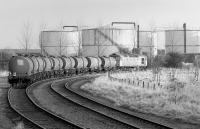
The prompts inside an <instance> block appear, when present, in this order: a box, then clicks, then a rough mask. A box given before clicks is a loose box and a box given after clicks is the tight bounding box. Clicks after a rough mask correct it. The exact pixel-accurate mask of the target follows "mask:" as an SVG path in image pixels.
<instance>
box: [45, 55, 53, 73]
mask: <svg viewBox="0 0 200 129" xmlns="http://www.w3.org/2000/svg"><path fill="white" fill-rule="evenodd" d="M44 62H45V69H44V70H45V71H51V68H52V64H51V59H50V58H48V57H44Z"/></svg>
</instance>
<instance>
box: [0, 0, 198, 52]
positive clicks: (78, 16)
mask: <svg viewBox="0 0 200 129" xmlns="http://www.w3.org/2000/svg"><path fill="white" fill-rule="evenodd" d="M0 17H1V19H0V49H3V48H20V47H21V45H20V43H19V39H20V36H21V31H22V26H23V24H24V23H25V22H27V21H29V23H30V24H31V26H32V28H33V30H32V31H33V40H32V42H33V45H32V48H37V47H38V46H37V45H38V34H39V33H38V31H39V28H40V27H39V26H41V25H42V24H46V25H47V27H48V28H56V27H57V26H59V25H60V24H61V22H62V23H63V24H64V25H77V24H79V25H89V26H92V25H99V24H109V23H110V22H112V21H135V22H136V23H138V24H140V26H141V27H142V28H147V27H149V26H152V25H156V26H159V27H163V26H172V25H180V26H182V23H183V22H186V23H187V26H188V27H194V28H200V1H199V0H0Z"/></svg>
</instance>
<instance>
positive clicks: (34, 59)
mask: <svg viewBox="0 0 200 129" xmlns="http://www.w3.org/2000/svg"><path fill="white" fill-rule="evenodd" d="M31 59H32V61H33V65H34V71H33V72H34V73H37V72H38V71H39V62H38V60H37V58H36V57H35V56H32V57H31Z"/></svg>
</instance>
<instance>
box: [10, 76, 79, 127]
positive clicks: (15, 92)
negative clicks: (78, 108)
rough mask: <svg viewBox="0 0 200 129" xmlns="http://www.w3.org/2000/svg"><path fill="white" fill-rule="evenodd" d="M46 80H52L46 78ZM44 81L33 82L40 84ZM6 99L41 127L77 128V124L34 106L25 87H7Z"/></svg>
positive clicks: (17, 110) (23, 115)
mask: <svg viewBox="0 0 200 129" xmlns="http://www.w3.org/2000/svg"><path fill="white" fill-rule="evenodd" d="M48 81H50V82H51V81H53V80H52V79H51V80H48ZM43 82H44V81H41V82H37V83H34V84H33V85H40V84H41V83H43ZM8 101H9V103H10V106H11V108H13V109H14V110H15V111H16V112H17V113H18V114H20V115H21V116H22V117H24V118H26V119H27V120H29V121H31V122H32V123H33V124H35V125H37V126H38V127H40V128H42V129H79V128H78V127H77V126H75V125H72V124H70V123H67V122H65V121H63V120H61V119H59V118H57V117H54V116H52V115H50V114H49V113H47V112H46V111H44V110H42V109H40V108H38V107H37V106H35V105H34V104H33V103H32V102H31V101H30V100H29V98H28V96H27V95H26V90H25V89H13V88H10V89H9V93H8Z"/></svg>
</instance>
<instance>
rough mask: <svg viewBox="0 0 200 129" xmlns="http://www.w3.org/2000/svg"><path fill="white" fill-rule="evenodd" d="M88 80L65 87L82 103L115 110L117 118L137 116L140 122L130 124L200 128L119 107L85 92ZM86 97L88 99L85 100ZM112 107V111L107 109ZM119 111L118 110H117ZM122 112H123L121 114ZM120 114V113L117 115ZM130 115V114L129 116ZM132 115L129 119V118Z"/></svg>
mask: <svg viewBox="0 0 200 129" xmlns="http://www.w3.org/2000/svg"><path fill="white" fill-rule="evenodd" d="M87 82H91V81H90V79H89V80H85V79H82V80H80V81H72V82H68V84H66V86H65V88H66V89H67V90H69V91H70V92H73V93H74V94H76V95H77V96H78V97H79V98H80V97H82V98H83V100H81V101H80V102H81V104H83V105H84V103H85V105H87V104H86V103H87V102H91V101H92V102H93V103H95V104H96V106H95V105H93V106H91V107H90V108H92V109H94V107H96V108H97V109H98V110H99V108H100V107H102V111H104V114H106V115H107V114H109V112H112V111H115V112H114V113H113V114H114V117H115V118H117V116H120V118H119V119H120V120H122V117H121V116H123V115H122V114H126V115H125V116H124V118H126V119H123V120H125V122H128V121H127V120H129V119H134V118H136V119H135V120H134V121H138V120H139V121H138V122H136V123H135V122H133V121H129V123H128V124H133V126H134V125H136V126H137V127H138V128H145V129H146V128H148V127H150V128H175V129H199V128H200V125H198V124H194V123H193V124H192V123H188V122H187V121H182V120H180V119H169V118H164V117H160V116H156V115H152V114H147V113H142V112H138V111H135V110H133V111H130V110H129V109H127V108H126V107H117V106H115V105H114V103H112V102H110V101H109V100H106V99H102V98H98V97H94V96H93V95H91V94H90V93H88V92H85V91H83V90H81V89H80V86H81V85H83V84H84V83H87ZM84 99H85V100H86V101H85V102H83V101H84ZM106 108H107V109H112V110H111V111H109V110H108V111H107V112H105V111H106V110H105V109H106ZM116 111H117V112H116ZM120 113H121V114H120ZM116 114H118V115H116ZM127 115H128V116H127ZM129 116H130V118H129V119H127V118H128V117H129ZM139 122H140V123H141V122H142V123H143V124H141V125H142V126H141V125H139V126H138V125H137V124H138V123H139Z"/></svg>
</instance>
